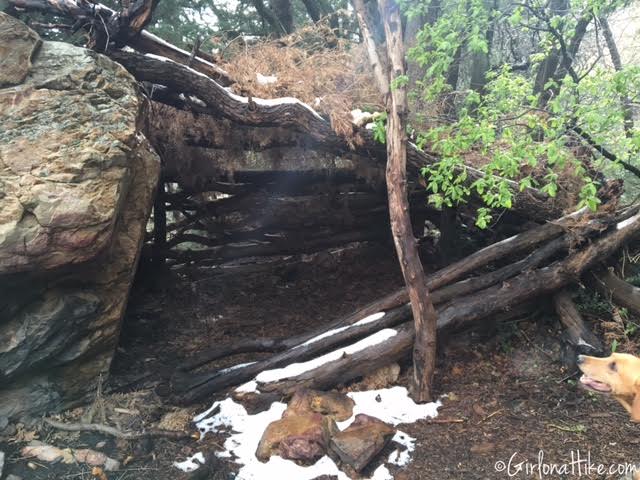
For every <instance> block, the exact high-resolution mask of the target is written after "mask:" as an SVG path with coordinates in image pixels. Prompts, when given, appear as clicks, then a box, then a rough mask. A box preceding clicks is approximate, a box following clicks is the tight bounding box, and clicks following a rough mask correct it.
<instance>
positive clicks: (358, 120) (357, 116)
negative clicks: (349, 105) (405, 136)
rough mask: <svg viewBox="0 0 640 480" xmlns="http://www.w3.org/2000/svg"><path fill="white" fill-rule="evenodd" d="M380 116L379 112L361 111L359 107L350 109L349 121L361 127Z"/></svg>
mask: <svg viewBox="0 0 640 480" xmlns="http://www.w3.org/2000/svg"><path fill="white" fill-rule="evenodd" d="M379 116H380V112H373V113H371V112H363V111H362V110H360V109H359V108H356V109H355V110H351V123H353V124H354V125H355V126H357V127H362V126H363V125H366V124H368V123H371V122H373V121H375V119H376V118H378V117H379Z"/></svg>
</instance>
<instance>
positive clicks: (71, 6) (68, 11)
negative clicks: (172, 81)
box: [9, 0, 233, 86]
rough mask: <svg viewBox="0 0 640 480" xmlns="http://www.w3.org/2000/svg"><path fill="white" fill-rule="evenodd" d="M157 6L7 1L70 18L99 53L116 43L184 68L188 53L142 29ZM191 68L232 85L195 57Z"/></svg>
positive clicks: (218, 70) (144, 3)
mask: <svg viewBox="0 0 640 480" xmlns="http://www.w3.org/2000/svg"><path fill="white" fill-rule="evenodd" d="M157 3H158V2H157V0H154V1H148V0H146V1H139V0H138V1H135V2H133V3H132V5H130V8H128V9H125V10H124V11H122V12H116V11H115V10H112V9H111V8H109V7H107V6H106V5H102V4H100V3H90V2H77V1H73V0H9V4H11V5H13V6H14V7H16V8H19V9H24V10H38V11H44V12H49V13H53V14H54V15H59V16H63V17H68V18H72V19H74V20H75V21H76V22H78V24H79V25H82V26H83V27H84V28H86V29H87V30H89V31H90V33H91V34H92V35H94V40H93V43H94V47H95V48H96V49H97V50H98V51H100V52H104V50H105V47H108V45H105V42H111V41H118V42H120V43H122V44H123V45H124V44H128V45H130V46H131V47H133V48H135V49H137V50H140V51H142V52H144V53H151V54H155V55H160V56H163V57H166V58H170V59H172V60H174V61H176V62H179V63H182V64H184V65H187V64H189V60H190V59H191V54H190V53H189V52H186V51H184V50H182V49H180V48H178V47H176V46H175V45H172V44H170V43H169V42H166V41H164V40H162V39H161V38H159V37H157V36H156V35H154V34H152V33H151V32H148V31H147V30H144V29H143V28H144V26H146V24H147V23H148V22H149V20H150V18H151V13H152V12H153V8H155V5H156V4H157ZM120 19H125V20H126V22H120V21H119V20H120ZM105 30H106V31H105ZM191 67H192V68H194V69H195V70H197V71H199V72H201V73H204V74H205V75H208V76H209V77H211V78H213V79H215V80H216V81H218V82H220V83H221V84H222V85H224V86H228V85H231V84H232V83H233V81H232V79H231V77H230V76H229V74H228V73H227V72H226V71H224V70H223V69H222V68H220V67H218V66H217V65H215V64H213V63H211V62H209V61H207V60H205V59H203V58H200V57H197V56H196V57H195V58H194V59H193V60H192V62H191Z"/></svg>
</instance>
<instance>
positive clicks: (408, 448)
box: [388, 430, 416, 467]
mask: <svg viewBox="0 0 640 480" xmlns="http://www.w3.org/2000/svg"><path fill="white" fill-rule="evenodd" d="M392 440H393V441H394V442H396V443H398V444H400V445H402V446H403V447H404V450H400V449H396V450H394V451H393V452H391V454H389V459H388V462H389V463H390V464H391V465H397V466H399V467H404V466H405V465H407V464H408V463H409V462H410V461H411V454H412V453H413V451H414V450H415V449H416V439H415V438H413V437H412V436H411V435H407V434H406V433H405V432H401V431H400V430H398V431H397V432H396V434H395V435H394V436H393V439H392Z"/></svg>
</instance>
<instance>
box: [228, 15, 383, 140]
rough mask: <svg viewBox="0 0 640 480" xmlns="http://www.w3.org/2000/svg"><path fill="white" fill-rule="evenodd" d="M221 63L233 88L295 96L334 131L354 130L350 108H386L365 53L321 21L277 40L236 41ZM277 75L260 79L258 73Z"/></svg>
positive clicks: (244, 92)
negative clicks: (240, 44)
mask: <svg viewBox="0 0 640 480" xmlns="http://www.w3.org/2000/svg"><path fill="white" fill-rule="evenodd" d="M226 62H227V63H225V64H224V65H223V67H224V68H225V69H226V70H227V71H229V73H230V74H231V76H232V77H233V78H234V79H236V82H237V83H236V84H235V85H234V86H233V89H234V90H235V93H238V94H241V95H245V96H253V97H258V98H278V97H295V98H298V99H299V100H301V101H303V102H305V103H307V104H308V105H310V106H312V107H313V108H314V109H315V110H316V111H318V112H320V113H322V114H325V115H326V116H328V117H329V119H330V120H331V125H332V127H333V129H334V130H335V131H336V133H338V134H341V135H345V136H346V137H349V136H351V135H352V134H353V126H352V124H351V115H350V112H351V110H353V109H355V108H361V109H363V110H365V109H366V110H374V111H378V110H382V108H383V106H382V103H381V99H380V95H379V94H378V92H377V90H376V86H375V84H374V82H373V74H372V73H371V70H370V67H369V64H368V60H367V56H366V54H365V52H364V50H363V49H362V47H361V46H360V45H358V44H355V43H351V42H348V41H346V40H344V39H338V38H336V37H335V35H334V34H333V33H332V31H331V29H329V28H328V27H327V26H323V25H314V26H308V27H305V28H302V29H300V30H298V31H297V32H296V33H295V34H293V35H291V36H289V37H286V38H283V39H278V40H269V41H264V42H260V43H258V44H255V45H245V46H243V47H242V48H238V47H236V49H235V51H233V52H232V55H231V56H230V57H229V58H228V59H226ZM258 74H259V75H262V76H267V77H275V78H276V80H275V81H273V83H268V84H265V83H261V82H259V81H258V76H259V75H258Z"/></svg>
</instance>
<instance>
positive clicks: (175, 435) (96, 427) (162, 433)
mask: <svg viewBox="0 0 640 480" xmlns="http://www.w3.org/2000/svg"><path fill="white" fill-rule="evenodd" d="M44 422H45V423H46V424H47V425H50V426H52V427H53V428H57V429H58V430H63V431H65V432H99V433H104V434H106V435H111V436H112V437H116V438H122V439H125V440H138V439H140V438H147V437H165V438H171V439H174V440H179V439H182V438H187V437H189V434H188V433H186V432H176V431H173V430H159V429H152V430H147V431H144V432H122V431H120V430H118V429H117V428H114V427H110V426H108V425H102V424H99V423H87V424H84V423H63V422H58V421H56V420H52V419H50V418H45V419H44Z"/></svg>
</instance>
